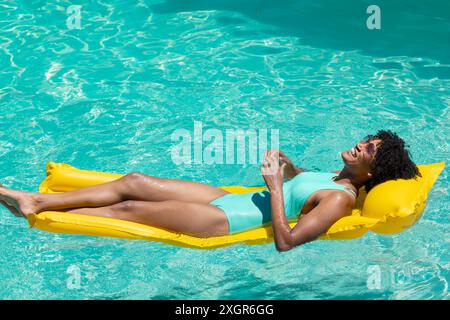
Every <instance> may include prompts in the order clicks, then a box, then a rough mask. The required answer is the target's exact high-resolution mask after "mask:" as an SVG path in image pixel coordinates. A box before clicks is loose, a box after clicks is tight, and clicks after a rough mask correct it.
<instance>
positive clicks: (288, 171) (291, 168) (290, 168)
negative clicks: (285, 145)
mask: <svg viewBox="0 0 450 320" xmlns="http://www.w3.org/2000/svg"><path fill="white" fill-rule="evenodd" d="M275 152H278V154H279V157H280V162H281V163H285V164H286V167H285V168H284V177H285V178H286V179H292V178H293V177H295V176H296V175H298V174H299V173H302V172H303V171H305V169H303V168H298V167H296V166H295V165H294V163H293V162H292V161H291V159H289V158H288V157H287V156H286V155H285V154H284V152H283V151H281V150H275Z"/></svg>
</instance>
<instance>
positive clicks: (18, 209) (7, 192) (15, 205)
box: [0, 184, 37, 217]
mask: <svg viewBox="0 0 450 320" xmlns="http://www.w3.org/2000/svg"><path fill="white" fill-rule="evenodd" d="M0 203H1V204H3V205H4V206H5V207H6V208H7V209H8V210H9V211H11V213H13V214H14V215H15V216H17V217H27V216H28V215H30V214H33V213H36V211H37V201H36V199H35V196H34V194H33V193H31V192H25V191H19V190H12V189H8V188H5V187H4V186H3V185H2V184H0Z"/></svg>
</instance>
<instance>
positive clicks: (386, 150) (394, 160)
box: [364, 130, 421, 192]
mask: <svg viewBox="0 0 450 320" xmlns="http://www.w3.org/2000/svg"><path fill="white" fill-rule="evenodd" d="M365 139H366V141H367V140H371V139H380V140H381V142H380V144H379V145H378V148H377V153H376V154H375V159H374V160H373V162H372V164H371V168H370V173H371V174H372V178H371V179H370V180H369V181H367V182H366V183H365V185H364V187H365V189H366V191H367V192H369V191H370V190H371V189H372V188H373V187H375V186H376V185H378V184H380V183H383V182H385V181H388V180H396V179H412V178H416V176H419V177H421V174H420V172H419V169H418V168H417V166H416V165H415V164H414V162H412V160H411V158H410V154H409V151H408V150H407V149H406V148H405V142H404V141H403V139H401V138H400V137H399V136H398V135H397V134H396V133H394V132H392V131H390V130H379V131H378V132H377V134H376V135H368V136H367V137H366V138H365Z"/></svg>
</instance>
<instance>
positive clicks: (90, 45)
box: [0, 0, 450, 299]
mask: <svg viewBox="0 0 450 320" xmlns="http://www.w3.org/2000/svg"><path fill="white" fill-rule="evenodd" d="M281 3H282V4H281ZM281 3H280V1H261V0H260V1H256V0H249V1H242V0H240V1H237V0H233V1H206V0H204V1H195V0H191V1H174V0H173V1H172V0H170V1H164V0H160V1H156V0H155V1H144V0H142V1H81V0H80V1H77V3H76V4H78V5H81V6H82V7H81V20H80V28H81V29H70V28H69V26H68V24H67V18H68V16H69V15H68V14H67V13H66V9H67V8H68V7H69V6H70V5H72V4H74V2H73V1H48V0H45V1H1V2H0V12H1V15H0V66H1V68H2V70H1V72H0V182H1V183H3V184H5V185H6V186H9V187H13V188H17V189H23V190H27V191H36V190H37V187H38V185H39V183H40V182H41V181H42V179H44V177H45V165H46V163H47V162H48V161H55V162H65V163H69V164H71V165H73V166H75V167H78V168H82V169H90V170H97V171H109V172H118V173H126V172H131V171H140V172H144V173H147V174H151V175H156V176H160V177H171V178H179V179H191V180H195V181H201V182H205V183H209V184H213V185H233V184H242V185H256V184H261V183H262V182H263V180H262V178H261V177H260V174H259V168H258V166H257V165H238V164H236V165H207V164H204V163H203V164H195V163H193V164H190V165H176V164H175V163H174V161H173V159H172V157H171V153H170V150H171V148H172V146H173V144H174V142H173V141H172V140H171V134H172V133H173V132H174V130H176V129H177V128H186V129H188V130H192V128H193V125H194V123H193V121H194V120H196V121H201V122H202V123H203V125H204V126H205V127H207V128H213V129H219V130H225V129H227V128H232V129H239V128H240V129H248V128H256V129H258V128H269V129H278V130H279V132H280V148H281V149H282V150H284V151H285V153H286V154H288V155H289V156H290V157H291V158H292V159H293V160H294V162H295V163H297V164H298V165H300V166H303V167H306V168H309V169H313V170H329V171H331V170H337V169H340V167H341V161H340V157H339V152H340V151H342V150H345V149H348V148H350V147H352V146H353V145H354V143H355V142H356V141H358V139H360V138H361V137H363V136H365V135H366V134H368V133H374V132H375V131H376V130H378V129H380V128H388V129H391V130H394V131H396V132H398V133H399V135H401V136H402V137H403V138H404V139H405V140H406V141H407V142H408V143H409V145H410V146H411V148H410V150H411V153H412V156H413V159H414V160H415V161H416V162H417V163H432V162H438V161H446V160H447V159H448V158H449V138H448V137H449V134H450V132H449V122H450V121H449V120H450V113H449V111H450V87H449V81H450V17H449V15H450V14H449V12H450V5H449V4H448V2H446V1H427V2H426V3H425V2H423V1H410V2H409V3H408V5H407V6H406V5H405V6H404V5H401V4H399V2H395V3H393V1H377V4H378V5H379V6H380V8H381V19H382V20H381V21H382V22H381V30H368V29H367V28H366V18H367V17H368V15H367V14H366V8H367V6H368V5H369V4H372V3H371V2H368V1H349V0H347V1H330V0H327V1H320V4H319V3H318V2H317V1H282V2H281ZM449 180H450V178H449V171H448V166H447V168H445V169H444V171H443V173H442V174H441V176H440V178H439V180H438V181H437V183H436V184H435V186H434V188H433V191H432V192H431V193H430V196H429V201H428V205H427V208H426V210H425V212H424V216H423V218H422V219H421V220H420V221H419V222H418V223H417V224H416V225H415V226H414V227H413V228H411V229H409V230H407V231H405V232H403V233H401V234H397V235H394V236H391V237H385V236H380V235H376V234H372V233H370V234H367V235H366V236H365V237H363V238H360V239H357V240H353V241H316V242H313V243H311V244H308V245H305V246H303V247H299V248H296V249H294V250H291V251H289V252H286V253H283V254H279V253H278V252H277V251H276V250H275V248H274V246H273V244H269V245H262V246H245V245H236V246H232V247H226V248H223V249H218V250H213V251H200V250H193V249H185V248H179V247H173V246H168V245H164V244H160V243H150V242H143V241H128V240H119V239H109V238H94V237H84V236H78V235H61V234H50V233H44V232H41V231H39V230H29V229H28V225H27V223H26V222H25V221H24V220H21V219H16V218H14V217H13V216H12V215H11V214H10V213H9V212H8V211H7V210H6V209H4V208H0V243H1V244H0V298H1V299H19V298H25V299H61V298H66V299H87V298H90V299H200V298H203V299H342V298H350V299H448V297H449V296H448V282H449V268H450V262H449V252H448V248H449V238H450V237H449V209H448V208H449V200H450V195H449V190H448V183H449ZM374 277H378V278H377V279H378V280H380V281H379V283H378V285H375V286H374V285H373V282H372V280H374Z"/></svg>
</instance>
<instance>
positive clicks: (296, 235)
mask: <svg viewBox="0 0 450 320" xmlns="http://www.w3.org/2000/svg"><path fill="white" fill-rule="evenodd" d="M276 153H277V151H269V152H268V153H266V157H265V160H264V162H263V166H262V168H261V171H262V174H263V177H264V180H265V181H266V185H267V187H268V189H269V191H270V201H271V211H272V229H273V234H274V241H275V246H276V248H277V250H278V251H287V250H290V249H292V248H294V247H296V246H298V245H302V244H304V243H307V242H310V241H313V240H315V239H317V238H318V237H319V236H320V235H322V234H323V233H325V232H326V231H327V230H328V229H329V228H330V227H331V226H332V225H333V224H334V223H335V222H336V221H338V220H339V219H340V218H342V217H344V216H346V215H348V214H349V213H350V212H351V209H352V206H353V202H354V200H353V198H352V197H351V196H350V195H347V194H343V193H340V192H336V193H332V194H330V196H328V197H326V198H324V199H322V200H321V201H320V203H319V204H318V205H317V206H316V207H315V208H314V209H313V210H311V211H310V212H309V213H308V214H307V215H305V216H300V218H299V220H298V222H297V224H296V225H295V227H294V228H291V227H290V226H289V223H288V221H287V219H286V214H285V211H284V198H283V171H284V167H285V164H283V165H282V166H281V167H280V166H279V162H278V159H277V158H276Z"/></svg>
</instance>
